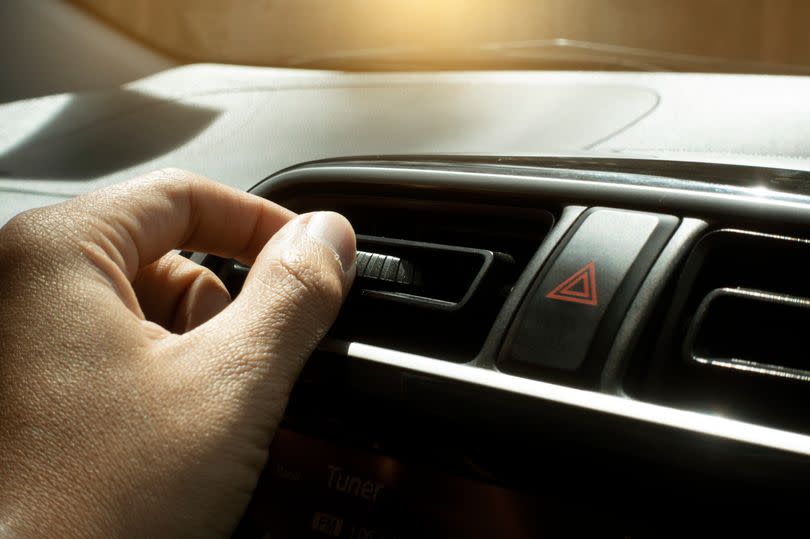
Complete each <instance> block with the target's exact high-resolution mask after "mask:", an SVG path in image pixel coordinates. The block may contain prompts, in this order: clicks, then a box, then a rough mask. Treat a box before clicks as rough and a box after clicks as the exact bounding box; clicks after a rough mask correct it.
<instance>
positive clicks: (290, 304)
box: [0, 170, 355, 538]
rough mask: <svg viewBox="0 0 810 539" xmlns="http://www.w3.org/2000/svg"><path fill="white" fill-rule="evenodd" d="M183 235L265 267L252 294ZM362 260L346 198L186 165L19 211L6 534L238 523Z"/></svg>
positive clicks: (129, 531)
mask: <svg viewBox="0 0 810 539" xmlns="http://www.w3.org/2000/svg"><path fill="white" fill-rule="evenodd" d="M172 249H187V250H194V251H203V252H208V253H214V254H217V255H220V256H224V257H229V258H236V259H238V260H240V261H241V262H243V263H246V264H251V265H252V269H251V271H250V274H249V276H248V278H247V281H246V283H245V286H244V289H243V291H242V293H240V294H239V296H238V297H237V298H235V299H234V300H233V301H231V298H230V297H229V296H228V293H227V291H226V290H225V287H224V286H223V284H222V283H221V282H220V281H219V279H218V278H217V277H216V276H215V275H214V274H213V273H211V272H210V271H209V270H207V269H205V268H202V267H200V266H198V265H196V264H194V263H193V262H191V261H189V260H187V259H185V258H182V257H180V256H179V255H177V254H173V253H172V252H171V250H172ZM354 257H355V237H354V232H353V230H352V228H351V225H350V224H349V223H348V222H347V221H346V220H345V219H344V218H343V217H341V216H339V215H337V214H334V213H328V212H320V213H315V214H306V215H301V216H296V215H295V214H294V213H292V212H290V211H289V210H286V209H284V208H282V207H280V206H278V205H276V204H273V203H272V202H269V201H267V200H263V199H261V198H258V197H255V196H253V195H250V194H247V193H244V192H241V191H237V190H234V189H230V188H228V187H225V186H223V185H220V184H217V183H215V182H213V181H211V180H207V179H205V178H202V177H199V176H196V175H194V174H191V173H188V172H184V171H179V170H164V171H160V172H156V173H153V174H150V175H148V176H146V177H143V178H140V179H137V180H134V181H131V182H128V183H125V184H121V185H116V186H113V187H110V188H107V189H103V190H100V191H96V192H93V193H90V194H88V195H85V196H81V197H77V198H75V199H72V200H70V201H67V202H65V203H62V204H59V205H56V206H50V207H47V208H41V209H37V210H32V211H28V212H25V213H23V214H21V215H19V216H17V217H15V218H14V219H12V220H11V221H10V222H9V223H8V224H7V225H6V226H5V227H3V228H2V229H0V485H2V488H0V536H2V537H12V538H17V537H20V538H27V537H62V538H71V537H104V538H108V537H227V536H229V535H230V533H231V532H232V531H233V530H234V528H235V526H236V525H237V523H238V522H239V519H240V517H241V515H242V513H243V512H244V510H245V508H246V506H247V504H248V502H249V500H250V497H251V493H252V492H253V489H254V487H255V485H256V482H257V480H258V477H259V474H260V472H261V470H262V468H263V466H264V464H265V461H266V459H267V453H268V446H269V445H270V442H271V440H272V439H273V435H274V432H275V430H276V428H277V426H278V423H279V421H280V420H281V418H282V415H283V413H284V408H285V406H286V403H287V399H288V396H289V393H290V390H291V388H292V385H293V383H294V382H295V380H296V377H297V376H298V373H299V372H300V370H301V367H302V366H303V364H304V362H305V361H306V359H307V358H308V357H309V355H310V353H311V352H312V350H313V349H314V347H315V346H316V345H317V343H318V342H319V340H320V339H321V338H322V337H323V335H324V334H325V333H326V331H327V329H328V328H329V326H330V325H331V324H332V322H333V321H334V319H335V317H336V316H337V312H338V310H339V308H340V305H341V303H342V301H343V299H344V298H345V296H346V293H347V291H348V289H349V287H350V285H351V282H352V280H353V277H354Z"/></svg>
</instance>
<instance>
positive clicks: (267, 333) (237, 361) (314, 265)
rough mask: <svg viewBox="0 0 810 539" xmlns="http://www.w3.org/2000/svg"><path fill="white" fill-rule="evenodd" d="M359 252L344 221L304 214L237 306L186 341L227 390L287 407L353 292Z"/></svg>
mask: <svg viewBox="0 0 810 539" xmlns="http://www.w3.org/2000/svg"><path fill="white" fill-rule="evenodd" d="M355 254H356V247H355V235H354V230H352V226H351V225H350V224H349V222H348V221H347V220H346V219H345V218H344V217H343V216H341V215H339V214H337V213H332V212H317V213H309V214H304V215H300V216H298V217H296V218H295V219H292V220H291V221H289V222H288V223H287V224H285V225H284V227H282V228H281V229H280V230H279V231H278V232H277V233H276V234H275V235H274V236H273V237H272V239H271V240H270V241H269V242H268V243H267V245H265V247H264V248H263V249H262V251H261V252H260V253H259V255H258V256H257V257H256V261H255V263H254V264H253V266H252V268H251V270H250V273H249V274H248V277H247V279H246V281H245V284H244V286H243V288H242V291H241V293H240V294H239V295H238V296H237V298H236V300H234V302H233V303H231V305H229V306H228V307H227V308H226V309H225V310H223V311H222V312H221V313H219V314H218V315H217V316H215V317H214V318H212V319H211V320H209V321H208V322H206V323H205V324H203V325H202V326H200V327H199V328H197V330H195V331H192V332H190V333H187V334H185V335H184V337H185V336H187V337H189V338H190V339H191V342H192V343H193V344H191V346H190V347H191V348H192V349H196V350H197V351H198V352H202V353H203V354H204V355H203V356H202V357H203V358H205V359H204V360H205V361H207V362H211V363H213V365H210V366H213V367H214V369H215V370H216V371H218V375H219V376H225V377H228V380H226V381H225V382H227V383H226V386H230V387H231V388H232V389H234V387H233V384H234V383H235V384H236V386H238V387H239V390H240V392H241V391H244V390H248V391H252V389H251V388H256V389H255V391H257V392H258V393H259V394H253V395H250V396H251V397H259V398H260V399H261V400H264V399H262V396H263V395H261V393H265V392H270V394H269V395H265V396H266V397H270V400H271V401H272V402H278V400H279V398H283V399H284V401H285V402H286V397H287V396H288V394H289V391H290V390H291V388H292V385H293V384H294V382H295V380H296V378H297V377H298V374H299V372H300V370H301V367H302V366H303V365H304V363H305V362H306V360H307V358H308V357H309V355H310V354H311V353H312V351H313V350H314V349H315V347H316V346H317V344H318V342H319V341H320V340H321V339H322V338H323V336H324V335H325V334H326V332H327V331H328V329H329V327H330V326H331V325H332V323H333V322H334V321H335V318H336V317H337V314H338V311H339V310H340V306H341V304H342V303H343V299H344V298H345V297H346V294H347V293H348V290H349V288H350V287H351V283H352V281H353V279H354V273H355V264H354V260H355ZM195 355H198V354H195ZM196 359H201V358H199V357H198V358H196ZM221 381H224V380H221Z"/></svg>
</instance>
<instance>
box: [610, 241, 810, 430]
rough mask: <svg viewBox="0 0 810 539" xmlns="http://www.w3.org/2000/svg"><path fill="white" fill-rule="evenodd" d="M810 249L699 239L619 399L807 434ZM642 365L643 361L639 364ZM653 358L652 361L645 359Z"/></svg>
mask: <svg viewBox="0 0 810 539" xmlns="http://www.w3.org/2000/svg"><path fill="white" fill-rule="evenodd" d="M808 271H810V242H808V241H807V240H802V239H796V238H788V237H782V236H773V235H767V234H759V233H753V232H744V231H738V230H719V231H715V232H712V233H710V234H707V235H706V236H704V237H703V238H702V239H701V240H700V241H699V242H698V243H697V245H696V246H695V248H694V249H693V251H692V253H691V254H690V256H689V257H688V259H687V260H686V262H685V264H684V267H683V270H682V271H681V273H680V276H679V278H678V280H677V283H676V285H675V288H674V291H673V292H672V294H671V295H669V296H668V297H669V298H671V301H670V302H668V303H667V306H666V308H665V309H666V310H665V311H662V313H661V314H662V318H663V320H664V321H663V323H662V324H661V325H660V326H659V327H657V328H656V327H654V326H653V329H652V331H651V333H655V334H657V338H655V339H653V341H652V343H651V345H650V346H649V347H648V348H646V349H643V350H639V351H637V354H636V356H635V358H634V361H633V365H632V366H631V370H630V371H629V376H628V380H627V384H626V387H625V388H626V390H627V391H628V393H629V394H630V395H631V396H634V397H638V398H642V399H645V400H652V401H657V402H662V403H664V404H669V405H673V406H677V407H681V408H687V409H692V410H698V411H703V412H707V413H712V414H718V415H722V416H726V417H733V418H735V419H741V420H744V421H752V422H756V423H762V424H766V425H769V426H773V427H777V428H785V429H791V430H799V431H804V432H808V431H810V418H808V417H807V416H806V414H804V413H802V412H801V410H803V409H804V408H805V407H806V406H807V405H808V404H810V348H808V346H807V344H808V338H807V335H810V333H808V330H810V301H808V300H810V279H808V278H807V275H808ZM645 356H646V357H645ZM650 358H652V359H650Z"/></svg>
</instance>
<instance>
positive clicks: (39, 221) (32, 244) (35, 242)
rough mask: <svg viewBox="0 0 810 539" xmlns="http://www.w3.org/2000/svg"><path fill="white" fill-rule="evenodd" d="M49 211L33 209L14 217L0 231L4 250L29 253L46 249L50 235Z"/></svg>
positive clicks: (0, 241) (0, 242) (0, 239)
mask: <svg viewBox="0 0 810 539" xmlns="http://www.w3.org/2000/svg"><path fill="white" fill-rule="evenodd" d="M51 225H52V223H51V219H50V210H49V209H47V208H35V209H32V210H27V211H24V212H22V213H19V214H17V215H15V216H14V217H13V218H12V219H11V220H10V221H9V222H8V223H6V225H5V226H4V227H3V228H2V229H0V244H2V245H3V247H4V249H6V250H12V251H14V252H16V251H23V252H31V251H33V250H39V249H40V248H43V247H46V246H47V244H48V243H49V242H50V237H51V233H52V226H51Z"/></svg>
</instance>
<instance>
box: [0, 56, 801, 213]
mask: <svg viewBox="0 0 810 539" xmlns="http://www.w3.org/2000/svg"><path fill="white" fill-rule="evenodd" d="M809 91H810V79H807V78H804V77H789V76H757V75H704V74H669V73H618V72H604V73H603V72H539V71H538V72H456V73H450V72H447V73H388V74H386V73H343V72H330V71H310V70H293V69H276V68H251V67H237V66H223V65H208V64H201V65H190V66H184V67H177V68H172V69H167V70H165V71H163V72H161V73H158V74H156V75H153V76H150V77H147V78H144V79H142V80H139V81H136V82H133V83H130V84H127V85H125V86H122V87H121V88H119V89H114V90H110V91H100V92H89V93H77V94H62V95H56V96H49V97H43V98H37V99H31V100H25V101H18V102H12V103H6V104H2V105H0V192H2V193H3V195H2V197H3V204H2V206H1V207H0V222H5V221H7V220H8V219H9V218H11V217H12V216H13V215H14V214H16V213H18V212H19V211H22V210H24V209H27V208H30V207H35V206H38V205H44V204H48V203H52V202H56V201H58V200H62V199H64V198H67V197H70V196H73V195H76V194H79V193H82V192H86V191H88V190H91V189H93V188H96V187H99V186H102V185H108V184H111V183H115V182H119V181H123V180H125V179H128V178H131V177H133V176H136V175H138V174H142V173H145V172H148V171H151V170H154V169H158V168H162V167H167V166H172V167H180V168H186V169H190V170H193V171H196V172H199V173H201V174H205V175H207V176H210V177H212V178H215V179H217V180H218V181H222V182H224V183H227V184H229V185H233V186H236V187H239V188H242V189H247V188H249V187H251V186H252V185H255V184H256V183H258V182H259V181H260V180H261V179H263V178H265V177H266V176H268V175H270V174H272V173H274V172H277V171H279V170H282V169H284V168H286V167H288V166H292V165H295V164H297V163H301V162H304V161H310V160H314V159H323V158H331V157H340V156H347V155H375V154H386V155H390V154H425V153H436V154H440V153H441V154H480V155H555V154H562V155H574V156H576V155H591V156H606V157H612V158H616V159H620V158H626V157H646V158H653V159H656V158H660V159H675V160H685V161H703V162H722V163H739V164H752V165H764V166H776V167H781V168H787V169H799V170H806V169H808V167H810V145H809V144H808V142H807V141H808V135H809V134H810V133H808V129H807V125H810V104H808V102H807V100H806V99H805V97H804V96H806V95H808V92H809Z"/></svg>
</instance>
